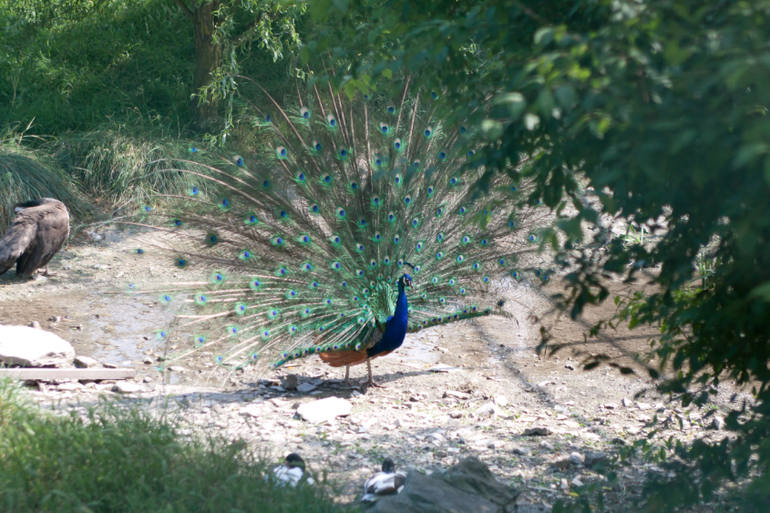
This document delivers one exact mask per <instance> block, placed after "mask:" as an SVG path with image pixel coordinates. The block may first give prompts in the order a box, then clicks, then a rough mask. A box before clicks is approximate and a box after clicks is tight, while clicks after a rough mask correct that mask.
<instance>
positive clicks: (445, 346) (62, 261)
mask: <svg viewBox="0 0 770 513" xmlns="http://www.w3.org/2000/svg"><path fill="white" fill-rule="evenodd" d="M143 243H144V241H143V240H142V236H141V235H139V234H137V233H133V232H130V231H116V230H112V229H103V230H100V231H99V232H98V233H94V232H90V233H88V230H83V231H81V232H79V234H77V236H76V237H75V238H74V241H73V242H71V243H70V245H69V247H67V248H65V250H63V251H62V252H61V253H60V254H59V255H57V257H56V258H55V259H54V260H53V262H52V263H51V266H50V270H51V271H52V272H53V273H55V276H53V277H50V278H38V279H36V280H33V281H19V280H17V279H16V278H15V277H14V275H13V272H9V273H6V275H3V276H0V322H2V323H4V324H20V325H28V324H30V323H33V322H35V321H36V322H38V323H39V324H40V326H41V327H42V328H44V329H47V330H50V331H53V332H55V333H57V334H58V335H60V336H61V337H63V338H65V339H67V340H69V341H70V342H71V343H72V344H73V346H74V347H75V349H76V351H77V353H78V354H81V355H86V356H92V357H94V358H96V359H97V360H99V361H101V362H108V363H113V364H118V365H121V366H131V367H134V368H136V369H137V371H138V377H137V379H136V382H137V384H138V385H139V387H138V388H139V390H138V391H136V392H134V393H131V394H127V395H125V394H124V395H118V394H116V393H115V392H113V391H112V387H113V383H104V382H101V383H83V384H72V383H58V384H56V383H41V384H39V386H38V387H37V389H33V391H31V392H30V393H31V394H32V395H33V396H34V397H35V398H36V399H37V400H38V401H39V402H40V403H41V404H43V405H46V406H47V407H52V408H55V409H58V410H66V409H69V408H85V407H88V406H89V405H93V404H95V403H96V402H97V401H98V398H99V396H103V395H107V396H111V397H120V398H122V399H125V400H129V401H133V402H134V403H135V404H137V405H140V406H141V407H145V408H148V409H150V410H151V411H153V412H157V413H158V414H162V415H165V416H167V417H170V418H173V419H176V420H178V421H179V422H180V424H181V426H182V429H183V431H184V432H188V433H191V434H192V433H196V432H203V433H208V434H218V435H222V436H225V437H228V438H232V439H236V438H240V439H243V440H246V441H247V442H248V443H249V444H250V446H252V447H253V448H254V450H255V451H258V452H259V453H262V454H265V455H267V456H269V457H271V458H275V459H280V458H281V457H282V456H283V455H285V454H286V453H288V452H291V451H296V452H299V453H300V454H302V455H303V456H304V457H305V459H306V460H307V461H308V462H309V466H310V468H311V469H312V470H313V471H314V472H315V473H316V474H317V475H319V476H323V475H326V476H327V477H328V478H329V479H330V480H332V481H333V482H334V483H336V485H337V486H338V489H337V493H338V496H339V498H340V500H341V501H352V500H355V499H356V497H357V495H358V494H359V488H360V485H361V483H362V482H363V480H364V479H365V478H366V477H367V476H368V475H370V474H371V473H372V472H373V471H374V470H375V469H376V468H377V467H378V466H379V464H380V462H381V459H382V457H384V456H390V457H392V458H393V459H394V460H395V461H396V464H397V466H400V467H402V468H412V469H417V470H421V471H426V472H430V471H431V470H433V469H436V468H441V467H446V466H448V465H450V464H452V463H454V462H455V461H457V460H458V459H460V458H463V457H465V456H476V457H478V458H479V459H481V460H482V461H483V462H485V463H486V464H487V465H489V466H490V468H491V470H492V471H493V472H494V473H495V474H496V475H497V476H498V478H499V479H500V480H501V481H503V482H505V483H508V484H511V485H512V486H515V487H516V488H518V489H519V490H521V495H520V497H519V504H520V505H521V508H520V511H548V510H549V509H550V507H551V505H553V504H554V502H555V501H556V500H559V499H564V498H566V497H567V496H568V494H569V493H571V492H574V491H575V490H579V489H580V488H581V487H582V486H584V485H590V484H597V483H598V486H599V488H601V489H602V490H603V491H604V492H605V494H606V496H607V497H608V498H609V499H608V500H609V502H608V503H607V504H609V505H614V506H613V507H612V508H611V509H610V510H611V511H619V510H622V509H624V508H625V509H628V510H630V511H633V510H634V506H635V504H636V503H637V501H638V500H639V498H638V497H639V491H640V487H641V480H642V478H643V474H644V473H645V472H648V471H655V470H656V467H655V465H654V463H652V462H649V461H646V460H644V459H642V458H641V457H640V456H638V457H635V456H632V457H631V459H630V460H627V461H619V455H620V454H621V453H623V452H628V451H627V450H626V449H627V448H628V447H630V446H631V445H632V444H634V442H635V441H637V440H644V439H646V438H647V435H648V434H649V433H651V432H652V431H653V430H654V429H657V430H658V431H657V434H655V435H654V436H653V437H652V439H651V441H652V442H657V441H663V440H666V439H668V438H669V437H674V438H677V439H680V440H684V441H689V440H693V439H694V438H696V437H702V436H706V437H716V438H722V437H724V436H727V435H726V433H725V432H724V431H721V427H722V426H721V425H720V423H719V420H718V418H719V416H720V415H721V414H722V410H724V409H725V408H726V407H728V406H729V404H730V403H729V400H730V397H729V395H730V394H731V393H732V392H734V390H732V389H731V388H730V385H729V383H726V384H724V385H723V387H724V390H720V393H719V396H718V399H717V401H716V402H715V403H714V404H712V405H709V407H708V408H705V409H701V410H699V409H695V408H694V407H691V408H687V409H685V408H682V407H681V406H680V405H679V404H677V403H669V402H668V401H667V400H666V398H665V397H662V396H660V395H659V394H657V393H656V392H655V390H654V383H653V382H652V380H651V379H650V378H649V377H648V375H647V373H646V371H645V370H644V368H643V367H642V366H641V365H639V364H638V363H637V361H638V360H640V359H642V360H643V359H644V358H645V357H646V355H647V353H648V352H649V350H650V340H651V338H652V337H653V336H654V334H655V330H654V329H651V328H645V329H643V330H635V331H628V330H627V329H618V330H610V331H603V332H601V333H600V334H599V335H598V336H596V337H591V336H590V335H589V333H588V330H589V328H590V327H591V326H592V325H593V324H594V323H595V322H596V321H597V320H599V319H603V318H607V317H609V316H611V315H612V314H613V313H614V311H615V305H614V302H613V301H612V300H611V299H610V300H608V301H606V302H605V303H604V304H603V305H602V306H600V307H597V308H592V309H589V310H588V311H587V312H586V314H585V316H584V318H583V319H580V320H578V321H573V320H570V319H569V318H568V317H567V316H565V315H560V314H559V313H558V311H556V310H555V309H554V307H553V303H552V301H551V299H550V294H552V293H554V292H557V291H558V290H559V287H560V285H559V283H558V279H555V280H553V282H552V283H551V284H550V285H549V286H548V287H547V288H546V289H539V288H537V289H536V288H533V287H529V286H527V285H524V284H521V283H516V282H502V283H499V284H498V292H499V293H500V294H501V295H502V296H503V297H505V299H506V303H505V309H506V311H507V313H508V314H510V317H502V316H490V317H485V318H480V319H476V320H473V321H462V322H459V323H455V324H452V325H448V326H442V327H434V328H430V329H427V330H423V331H421V332H419V333H416V334H410V335H408V336H407V339H406V341H405V343H404V346H403V347H402V348H400V349H399V350H398V351H395V352H394V353H392V354H390V355H388V356H386V357H384V358H380V359H377V360H375V362H374V363H373V370H374V374H375V378H376V379H377V381H378V382H379V383H380V384H382V385H383V386H382V387H379V388H373V387H369V388H365V387H363V386H362V385H360V384H358V381H363V378H364V377H365V374H366V369H365V367H363V366H361V367H356V368H353V369H352V371H351V375H352V377H353V378H354V380H355V381H354V384H353V385H346V384H345V383H343V382H342V381H341V378H342V377H343V373H344V370H338V369H332V368H329V367H326V366H324V365H323V364H322V362H320V360H318V359H316V358H314V357H313V358H306V359H304V360H302V361H299V362H298V363H296V364H295V365H290V366H289V365H287V366H284V367H283V368H281V369H280V370H279V371H275V372H271V373H270V374H268V375H256V374H254V373H253V372H252V371H250V370H248V369H247V370H245V371H242V372H238V373H227V372H225V371H224V370H223V369H221V368H218V367H215V366H214V365H213V364H201V363H200V362H196V361H191V362H190V363H189V364H187V363H184V362H182V363H180V364H179V365H175V366H173V367H172V368H171V370H169V369H166V370H165V372H163V373H161V372H159V370H158V363H157V356H158V355H159V354H161V353H162V351H163V348H162V347H161V346H160V344H161V343H160V342H159V341H158V339H157V338H156V337H155V331H156V330H159V329H161V328H164V327H165V326H166V325H167V324H168V323H169V322H171V320H172V319H173V316H174V311H173V310H171V309H167V308H163V307H161V306H159V305H158V304H157V301H155V300H154V299H153V298H152V297H146V296H136V295H133V294H131V293H129V291H128V284H129V283H137V284H140V285H146V284H152V283H155V282H158V281H164V282H168V281H173V280H174V279H176V278H177V275H176V273H178V271H177V270H176V269H174V268H173V267H171V266H169V265H167V264H166V263H165V262H158V261H154V260H152V259H148V258H144V257H145V256H146V255H145V256H139V255H136V254H134V252H133V250H134V249H136V248H137V247H140V246H142V244H143ZM613 292H614V293H615V294H624V293H628V290H627V288H626V287H625V286H623V285H622V284H619V283H618V284H614V285H613ZM541 327H546V328H547V329H548V330H549V332H550V334H551V337H552V339H551V340H552V342H555V343H558V344H561V345H564V348H563V349H562V350H560V351H558V352H556V353H555V354H550V355H545V354H543V353H542V352H538V351H537V347H538V345H539V343H540V341H541V333H540V329H541ZM591 354H594V355H595V354H606V355H608V356H610V357H612V358H613V361H614V362H615V363H618V364H620V365H624V366H629V367H631V368H633V369H635V371H636V372H635V373H633V374H621V373H620V372H618V370H617V369H615V368H612V367H608V366H601V367H599V368H598V369H595V370H592V371H584V370H582V368H581V362H582V361H583V359H584V358H585V357H586V356H587V355H591ZM290 374H294V375H296V376H297V377H298V380H297V383H296V384H299V385H304V386H300V390H302V392H300V391H297V390H294V389H293V388H294V385H295V383H290V382H289V381H287V376H288V375H290ZM327 396H337V397H341V398H344V399H346V400H348V401H350V403H351V404H352V412H351V413H350V415H348V416H345V417H338V418H336V419H335V420H333V421H331V422H327V423H322V424H311V423H309V422H306V421H304V420H301V419H299V418H297V415H296V410H297V408H298V407H299V406H300V405H302V404H304V403H308V402H311V401H314V400H316V399H319V398H322V397H327ZM744 397H745V396H744V395H743V394H739V395H738V397H737V398H736V400H738V401H740V400H741V399H743V398H744ZM715 418H716V419H717V420H716V421H715ZM653 419H657V420H659V421H660V423H659V424H658V425H657V426H652V424H651V422H652V421H653ZM606 465H617V472H618V476H619V479H618V481H617V482H608V481H606V479H605V478H604V476H603V475H602V473H601V472H600V470H601V468H602V467H605V466H606Z"/></svg>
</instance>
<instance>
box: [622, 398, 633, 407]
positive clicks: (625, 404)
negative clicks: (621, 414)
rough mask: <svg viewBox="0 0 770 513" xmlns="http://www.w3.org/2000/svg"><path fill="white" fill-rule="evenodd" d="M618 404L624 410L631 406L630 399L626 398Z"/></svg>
mask: <svg viewBox="0 0 770 513" xmlns="http://www.w3.org/2000/svg"><path fill="white" fill-rule="evenodd" d="M620 403H621V404H622V405H623V406H625V407H626V408H628V407H629V406H631V404H632V403H631V399H629V398H628V397H624V398H623V400H622V401H620Z"/></svg>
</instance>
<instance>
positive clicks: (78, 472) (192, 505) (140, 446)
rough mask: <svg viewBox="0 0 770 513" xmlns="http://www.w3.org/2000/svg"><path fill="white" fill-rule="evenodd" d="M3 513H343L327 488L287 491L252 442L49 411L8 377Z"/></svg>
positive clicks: (118, 417) (134, 414)
mask: <svg viewBox="0 0 770 513" xmlns="http://www.w3.org/2000/svg"><path fill="white" fill-rule="evenodd" d="M0 412H1V413H0V510H2V511H13V512H17V513H25V512H56V513H70V512H72V513H75V512H77V513H100V512H105V513H106V512H110V513H118V512H126V513H133V512H136V513H139V512H142V513H145V512H148V511H152V512H212V513H214V512H216V513H219V512H232V513H235V512H243V513H246V512H260V513H263V512H264V513H273V512H276V513H277V512H282V513H290V512H295V511H296V512H300V511H301V512H303V513H322V512H329V513H333V512H341V511H349V510H348V509H345V508H343V507H341V506H338V505H335V504H334V503H333V502H332V500H331V499H330V498H329V497H328V496H327V495H326V493H325V491H324V490H325V489H324V488H319V487H307V486H300V487H298V488H285V487H281V486H276V485H275V484H274V483H272V482H271V481H269V480H266V479H265V477H264V476H265V472H266V469H267V468H268V464H267V463H266V462H264V461H262V460H260V459H258V458H256V457H255V456H253V455H252V453H250V452H249V451H247V450H246V446H245V444H244V443H243V442H227V441H223V440H219V439H216V438H209V439H206V440H198V439H193V440H185V439H183V438H182V437H181V436H180V435H179V434H178V433H177V431H176V429H175V427H174V426H173V425H172V424H170V423H168V422H162V421H158V420H155V419H152V418H150V417H149V416H148V415H147V414H145V413H142V412H140V411H139V410H131V409H128V410H127V409H125V408H123V407H119V406H117V405H114V404H113V405H110V404H104V405H102V406H100V407H98V408H95V409H92V410H91V411H90V413H89V415H88V416H87V418H86V419H85V420H84V419H82V418H80V417H78V416H77V415H75V414H72V415H71V416H68V417H57V416H54V415H52V414H46V413H43V412H40V411H39V410H38V408H37V407H35V406H33V405H30V404H29V403H27V402H26V401H25V399H24V397H23V396H22V395H21V392H20V390H19V388H18V387H17V386H16V385H13V384H10V382H8V381H0Z"/></svg>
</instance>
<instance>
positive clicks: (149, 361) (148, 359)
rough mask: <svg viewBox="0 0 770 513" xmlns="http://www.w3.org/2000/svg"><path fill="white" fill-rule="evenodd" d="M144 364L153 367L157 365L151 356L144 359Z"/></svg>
mask: <svg viewBox="0 0 770 513" xmlns="http://www.w3.org/2000/svg"><path fill="white" fill-rule="evenodd" d="M142 363H143V364H145V365H152V364H153V363H155V360H153V359H152V358H150V357H149V356H145V357H144V359H143V360H142Z"/></svg>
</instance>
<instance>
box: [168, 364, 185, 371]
mask: <svg viewBox="0 0 770 513" xmlns="http://www.w3.org/2000/svg"><path fill="white" fill-rule="evenodd" d="M168 370H169V371H171V372H185V371H186V370H187V369H185V368H184V367H182V366H181V365H169V366H168Z"/></svg>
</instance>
